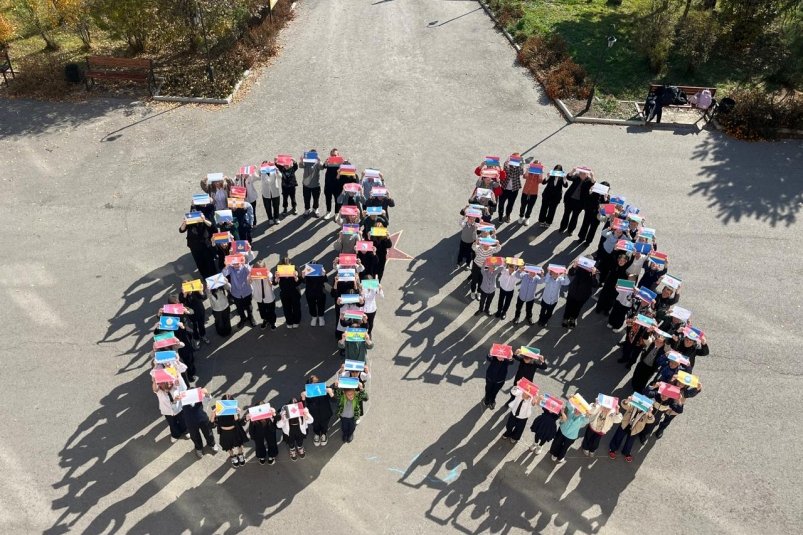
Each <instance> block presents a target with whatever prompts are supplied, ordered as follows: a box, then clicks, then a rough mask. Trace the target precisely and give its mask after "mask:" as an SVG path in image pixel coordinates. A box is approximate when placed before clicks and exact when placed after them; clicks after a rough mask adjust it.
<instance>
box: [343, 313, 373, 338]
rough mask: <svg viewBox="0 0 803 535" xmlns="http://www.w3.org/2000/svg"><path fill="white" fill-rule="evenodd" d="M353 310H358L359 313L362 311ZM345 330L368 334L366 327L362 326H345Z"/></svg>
mask: <svg viewBox="0 0 803 535" xmlns="http://www.w3.org/2000/svg"><path fill="white" fill-rule="evenodd" d="M355 311H356V312H359V313H362V310H355ZM346 332H347V333H362V334H368V329H366V328H364V327H347V328H346Z"/></svg>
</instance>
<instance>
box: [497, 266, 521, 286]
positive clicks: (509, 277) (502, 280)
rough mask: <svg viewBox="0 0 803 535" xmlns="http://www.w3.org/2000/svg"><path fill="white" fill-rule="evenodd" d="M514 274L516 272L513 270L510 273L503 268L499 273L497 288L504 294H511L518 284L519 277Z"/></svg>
mask: <svg viewBox="0 0 803 535" xmlns="http://www.w3.org/2000/svg"><path fill="white" fill-rule="evenodd" d="M516 273H518V272H517V271H516V270H515V269H514V270H513V273H511V272H510V271H508V269H507V268H504V269H503V270H502V271H501V272H500V273H499V287H500V288H501V289H502V290H504V291H506V292H512V291H513V289H514V288H515V287H516V283H517V282H519V277H518V275H516Z"/></svg>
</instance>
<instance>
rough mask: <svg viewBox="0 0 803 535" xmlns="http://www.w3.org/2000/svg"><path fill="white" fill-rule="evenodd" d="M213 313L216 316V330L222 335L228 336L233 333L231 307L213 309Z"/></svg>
mask: <svg viewBox="0 0 803 535" xmlns="http://www.w3.org/2000/svg"><path fill="white" fill-rule="evenodd" d="M212 314H214V316H215V331H217V333H218V335H220V336H228V335H230V334H231V308H226V309H224V310H221V311H217V310H213V311H212Z"/></svg>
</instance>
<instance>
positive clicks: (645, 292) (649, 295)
mask: <svg viewBox="0 0 803 535" xmlns="http://www.w3.org/2000/svg"><path fill="white" fill-rule="evenodd" d="M636 297H638V298H639V299H641V300H642V301H643V302H644V303H646V304H648V305H651V304H653V303H654V302H655V298H656V297H658V294H656V293H655V292H653V291H652V290H650V289H649V288H644V287H641V288H639V289H638V293H637V294H636Z"/></svg>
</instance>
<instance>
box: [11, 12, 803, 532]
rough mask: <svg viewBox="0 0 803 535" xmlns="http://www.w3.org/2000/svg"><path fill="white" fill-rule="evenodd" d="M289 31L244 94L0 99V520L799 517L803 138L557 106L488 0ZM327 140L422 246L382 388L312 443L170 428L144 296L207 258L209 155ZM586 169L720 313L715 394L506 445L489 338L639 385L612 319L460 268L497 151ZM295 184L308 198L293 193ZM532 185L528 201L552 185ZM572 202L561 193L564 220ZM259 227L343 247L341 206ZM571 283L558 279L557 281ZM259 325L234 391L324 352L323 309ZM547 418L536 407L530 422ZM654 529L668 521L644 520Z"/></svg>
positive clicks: (709, 369) (775, 528)
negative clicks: (622, 435)
mask: <svg viewBox="0 0 803 535" xmlns="http://www.w3.org/2000/svg"><path fill="white" fill-rule="evenodd" d="M282 44H283V49H282V51H281V53H280V55H279V56H278V57H277V58H276V59H275V61H274V62H272V64H271V65H270V66H269V67H267V68H266V69H264V70H263V71H261V72H260V73H259V75H258V79H257V80H256V81H255V83H254V84H253V87H252V88H251V90H250V92H249V94H248V95H247V96H245V98H243V100H242V101H241V102H239V103H238V104H237V105H234V106H231V107H227V108H216V109H210V108H199V107H195V106H190V105H167V106H165V105H159V106H149V105H144V104H143V103H141V102H136V101H124V100H107V99H102V98H90V99H88V101H87V102H80V103H42V102H28V101H0V164H2V171H0V173H1V174H2V182H0V207H1V208H2V213H3V214H4V219H5V221H6V225H7V226H6V230H5V231H4V232H3V233H2V238H0V240H2V242H1V243H2V246H3V249H4V250H5V251H6V256H5V260H4V261H3V262H2V264H0V269H1V270H2V271H1V273H2V276H0V295H2V302H3V306H2V308H0V321H2V324H3V325H5V326H6V328H5V329H4V331H3V333H2V334H1V335H0V340H2V344H0V361H2V362H3V372H4V373H3V374H2V378H1V379H0V384H1V385H2V389H3V392H4V396H5V397H4V400H5V401H4V404H3V405H4V409H3V416H4V418H3V419H4V423H5V428H4V431H5V433H4V437H3V440H2V441H0V468H1V469H2V473H3V480H4V493H3V499H2V507H0V530H2V532H4V533H25V532H44V533H49V534H55V533H64V532H68V531H73V532H78V533H123V532H125V533H183V532H192V533H213V532H214V533H227V534H232V533H240V532H248V533H252V532H257V531H264V530H265V529H281V530H288V529H290V530H292V529H294V528H295V529H298V530H299V531H300V532H326V533H333V534H334V533H338V534H339V533H399V534H407V533H451V532H456V531H460V532H465V533H534V532H538V533H596V532H599V533H634V532H640V531H644V530H645V529H649V530H650V531H651V532H663V533H678V532H683V533H755V532H757V531H759V530H760V531H761V532H763V533H789V532H793V531H798V530H799V528H800V525H801V523H803V517H801V510H803V500H801V493H800V483H799V482H800V480H801V475H803V474H801V469H800V462H799V459H798V457H799V455H798V444H799V443H800V440H801V438H803V437H801V433H800V426H799V423H798V424H795V423H794V422H795V421H799V417H798V416H797V414H798V413H797V407H799V406H800V405H801V402H803V399H802V398H803V396H801V390H800V369H801V367H802V366H803V359H801V352H800V348H801V347H803V343H802V342H803V339H802V337H801V334H800V329H801V321H800V314H801V301H800V297H799V294H800V292H799V291H798V290H797V284H796V283H797V281H798V280H800V277H801V275H803V271H802V270H801V261H800V260H801V256H800V249H801V245H802V242H803V239H802V237H803V234H802V233H801V232H800V223H799V221H798V218H799V216H800V210H801V205H802V204H803V193H802V192H803V181H801V173H800V167H801V162H802V161H803V144H801V143H800V142H799V141H785V142H778V143H745V142H739V141H735V140H732V139H729V138H727V137H725V136H723V135H721V134H719V133H717V132H711V131H707V130H706V131H702V132H696V131H693V130H689V129H687V128H677V129H676V128H673V127H671V126H664V127H661V128H656V127H653V128H640V127H631V128H624V127H611V126H591V125H566V123H565V121H564V120H563V119H562V118H561V117H560V116H559V114H558V112H557V111H556V110H555V109H554V108H553V107H552V106H551V105H549V103H548V101H547V100H546V99H545V97H544V95H543V92H542V91H541V89H540V88H539V87H538V85H537V84H536V83H535V82H534V81H533V80H532V78H531V77H530V76H529V75H528V74H527V72H526V71H525V70H524V69H522V68H521V67H519V66H517V65H516V63H515V53H514V51H513V50H512V49H511V47H510V46H509V45H508V43H507V42H506V41H505V40H504V38H503V37H502V36H501V35H500V34H499V33H498V32H497V31H495V30H494V28H493V24H492V22H491V21H490V20H489V19H488V17H487V16H486V15H485V13H484V12H483V11H482V10H481V9H479V5H478V4H477V3H476V2H473V1H470V0H465V1H464V0H438V1H434V0H384V1H374V2H371V1H370V0H359V1H358V0H338V1H328V2H325V1H321V0H304V1H303V2H300V3H299V4H298V7H297V17H296V19H295V20H294V21H293V22H292V23H291V24H290V25H289V27H288V28H287V29H286V31H285V32H283V34H282ZM333 146H336V147H338V148H339V149H340V150H341V151H342V153H343V154H345V155H347V156H348V157H349V158H350V159H351V160H352V161H353V162H354V163H356V164H357V165H358V166H359V167H360V168H364V167H376V168H379V169H381V170H382V171H383V173H384V174H385V176H386V179H387V183H388V187H389V189H390V191H391V193H392V194H393V195H394V197H395V198H396V201H397V207H396V208H395V209H393V211H392V222H391V232H396V231H403V232H402V234H401V236H400V239H399V241H398V244H397V245H398V248H399V249H400V250H402V251H404V252H405V253H408V254H409V255H410V256H412V257H413V259H412V260H393V261H391V262H390V263H389V265H388V268H387V270H386V277H385V280H383V286H384V288H385V299H384V300H382V301H381V302H380V303H379V313H378V316H377V328H376V330H375V334H374V338H375V340H376V347H375V349H373V350H372V352H371V355H370V364H371V367H372V371H373V379H372V383H371V385H370V401H369V403H368V406H369V412H368V414H367V415H366V416H365V418H364V419H363V422H362V423H361V424H360V426H359V428H358V429H357V433H356V435H355V440H354V442H353V443H351V444H342V443H341V442H340V440H339V438H338V435H337V433H333V435H332V440H331V441H330V443H329V445H328V446H326V448H314V447H312V445H311V443H310V444H308V446H309V448H308V450H309V454H308V455H307V458H306V459H304V460H301V461H297V462H295V463H293V462H291V461H290V460H289V458H288V456H287V453H286V450H284V449H282V452H281V455H280V459H279V462H278V463H277V464H276V465H274V466H260V465H259V464H257V463H256V462H255V461H254V459H253V457H252V455H251V454H250V449H249V462H248V464H247V465H246V466H245V467H242V468H240V469H237V470H234V469H232V468H231V467H230V466H229V465H227V464H226V463H225V459H224V458H223V455H222V454H218V455H217V456H213V455H206V456H205V457H204V458H203V459H202V460H196V459H195V457H194V455H193V454H192V447H191V445H190V444H189V443H188V442H185V441H179V442H178V443H176V444H173V445H171V444H170V441H169V436H168V434H167V429H166V424H165V422H164V420H163V419H161V417H160V415H159V413H158V409H157V404H156V399H155V398H154V396H153V394H152V393H151V392H150V385H149V379H148V374H147V372H148V365H149V363H148V354H147V353H148V349H149V345H150V340H149V338H150V333H149V331H150V327H151V325H152V321H153V315H154V314H155V312H156V310H157V309H158V307H159V306H160V305H161V304H163V303H164V302H165V300H166V295H167V294H168V293H169V292H171V291H175V290H176V288H177V284H178V282H179V280H180V279H181V278H182V277H184V276H186V275H187V274H190V273H192V271H193V270H194V264H193V261H192V258H191V257H190V255H189V251H188V249H187V248H186V246H185V242H184V236H183V235H181V234H179V233H178V226H179V224H180V221H181V217H182V215H183V213H184V211H185V209H186V206H187V204H188V202H189V200H190V195H191V194H193V193H197V190H198V180H199V179H200V178H201V177H202V176H204V175H205V174H206V173H208V172H215V171H223V172H227V173H234V172H235V170H236V169H237V168H238V167H239V166H240V165H242V164H244V163H258V162H260V161H262V160H263V159H265V158H270V157H273V156H275V155H276V154H278V153H285V152H291V153H293V154H299V155H300V154H301V152H302V151H303V150H306V149H310V148H317V149H318V150H319V151H321V152H323V151H326V150H328V149H329V148H331V147H333ZM514 150H518V151H521V152H524V153H525V156H527V157H537V158H538V159H540V160H541V161H542V162H544V163H545V164H547V165H548V166H552V165H554V164H556V163H562V164H563V165H564V167H571V166H574V165H587V166H590V167H592V168H593V169H594V171H595V173H596V176H597V177H598V178H599V179H604V180H608V181H609V182H611V184H612V187H613V191H614V192H617V193H622V194H624V195H626V196H627V197H628V199H629V200H631V201H633V202H635V203H636V204H637V205H638V206H640V207H641V209H642V211H643V213H644V214H646V216H647V218H648V221H649V224H650V226H651V227H655V228H656V229H657V230H658V234H657V238H658V241H659V243H660V244H661V246H662V248H665V249H667V250H668V251H669V252H670V254H671V261H672V265H673V268H672V271H673V272H675V273H676V274H677V275H679V276H680V277H682V279H683V281H684V287H683V294H682V301H681V303H682V304H683V305H684V306H686V307H687V308H690V309H691V310H692V311H693V313H694V320H695V323H697V324H699V325H700V326H701V327H702V328H703V329H704V330H705V332H706V334H707V336H708V339H709V342H710V346H711V355H710V356H708V357H702V358H700V359H699V360H698V364H697V366H696V367H695V372H696V373H698V374H699V376H700V378H701V381H702V384H703V385H704V388H703V392H702V393H701V395H699V396H698V397H696V398H694V399H693V400H691V401H690V402H689V403H688V406H687V409H686V412H685V413H684V414H683V415H682V416H681V417H679V418H678V419H676V421H675V422H674V423H673V424H672V426H671V427H670V428H669V429H668V430H667V432H666V434H665V435H664V437H663V438H662V439H661V440H659V441H654V440H653V441H651V442H650V443H648V444H647V446H645V447H643V448H639V449H638V451H637V452H636V453H635V460H634V462H633V463H632V464H626V463H625V462H624V461H623V460H621V458H620V459H618V460H616V461H611V460H609V459H608V458H607V457H606V456H605V455H604V447H605V442H603V446H602V447H601V453H602V455H601V456H599V457H597V458H595V459H591V460H589V459H588V458H586V457H584V456H582V455H581V454H580V453H579V451H578V450H577V449H573V450H571V451H570V452H569V456H568V459H567V462H566V463H565V464H562V465H559V466H556V465H555V464H554V463H553V462H552V461H551V460H550V459H549V457H548V456H545V455H543V454H542V455H540V456H534V455H533V454H531V453H529V452H528V451H527V450H526V444H525V443H520V444H517V445H516V446H511V445H510V444H508V443H503V442H501V441H499V440H498V438H499V436H500V435H501V432H502V429H503V427H504V421H505V418H506V414H505V412H504V411H503V410H502V409H501V405H502V403H501V400H502V398H503V395H502V394H500V397H499V401H500V403H499V406H500V408H499V409H497V410H495V411H484V410H483V409H482V408H481V406H480V405H479V401H480V398H481V397H482V392H483V386H484V379H483V374H484V367H483V357H484V355H485V353H486V351H487V349H488V347H489V346H490V344H491V343H493V342H497V341H498V342H509V343H513V344H525V343H526V344H528V345H534V346H536V347H539V348H541V350H542V351H543V352H544V354H545V355H546V356H547V358H548V360H549V362H550V367H549V368H548V370H547V371H546V373H545V374H544V375H539V376H537V379H536V382H537V383H538V384H539V385H540V386H541V388H542V389H543V390H544V391H546V392H550V393H556V394H561V395H567V394H568V395H571V394H572V393H574V392H577V391H579V392H581V393H583V394H584V395H585V396H586V397H587V398H588V397H594V396H596V394H597V393H598V392H605V393H625V388H624V387H625V385H626V383H627V381H628V379H629V377H628V376H627V372H626V370H625V369H624V368H623V367H622V365H621V364H618V363H617V362H616V359H617V358H618V354H617V351H616V343H617V341H618V338H617V336H616V335H613V334H612V333H611V332H610V331H609V330H608V329H606V328H605V326H604V323H603V320H601V319H600V318H599V317H598V316H596V315H594V314H593V313H590V314H589V312H591V311H590V310H588V309H586V310H584V317H583V318H582V319H581V320H580V322H579V325H578V327H577V329H575V330H573V331H572V332H566V331H564V330H563V329H561V327H560V321H559V319H560V316H561V314H562V304H560V305H558V308H557V310H556V316H557V317H556V318H555V319H553V321H552V323H551V325H550V326H549V327H548V328H547V329H541V330H539V329H536V328H534V327H528V326H525V325H518V326H514V325H512V324H511V323H510V322H499V321H497V320H495V319H491V318H485V317H483V318H481V319H479V320H478V319H477V318H476V317H475V316H473V312H474V310H475V306H476V304H475V303H474V302H472V301H471V300H470V299H469V297H468V288H467V285H466V284H465V278H466V273H465V272H460V271H456V270H455V266H454V261H455V257H456V253H457V244H458V240H459V237H458V226H457V225H458V219H459V216H458V211H459V210H460V208H461V207H462V206H463V204H464V202H465V199H466V196H467V194H468V192H469V191H470V188H471V184H472V183H473V180H474V177H473V174H472V171H473V168H474V166H475V165H476V164H477V163H478V162H479V160H480V158H482V157H483V156H484V155H486V154H491V153H496V154H501V155H503V156H504V155H507V154H509V153H510V152H511V151H514ZM300 200H301V198H300V193H299V201H300ZM539 206H540V200H539V204H538V205H537V206H536V209H538V207H539ZM560 214H561V212H560V210H559V212H558V216H560ZM258 218H259V221H260V224H259V226H258V228H257V229H256V231H255V241H254V247H255V249H256V250H257V251H258V252H259V254H260V257H261V258H267V259H268V262H269V263H270V264H272V263H275V262H276V261H277V259H278V255H279V254H280V253H284V252H290V253H291V255H292V256H293V257H294V258H295V259H296V261H297V262H298V263H302V262H306V261H309V260H312V259H325V260H326V259H331V258H332V255H333V254H334V253H333V251H332V248H331V245H330V244H331V242H332V240H333V237H334V235H335V233H336V231H337V228H336V226H335V225H334V224H333V223H325V222H323V221H320V220H305V219H303V218H302V217H296V218H291V219H289V220H287V221H285V222H283V223H282V224H281V225H280V226H278V227H275V228H271V229H266V227H265V224H264V220H265V216H264V211H263V210H262V208H261V207H260V208H259V210H258ZM501 236H502V238H503V241H504V248H503V252H504V253H505V254H506V255H514V254H521V255H522V256H523V257H524V258H526V259H527V260H528V261H532V262H535V263H545V262H547V261H556V262H568V261H570V260H572V259H573V258H575V257H576V256H578V255H579V254H581V253H582V252H583V248H580V247H578V246H577V242H573V241H572V238H570V237H564V236H562V235H560V234H558V233H557V231H556V230H554V229H550V230H547V231H544V230H542V229H539V228H537V227H534V226H530V227H522V226H520V225H518V224H515V223H511V224H509V225H504V226H503V227H502V229H501ZM561 303H562V301H561ZM303 317H304V319H305V320H306V321H302V326H301V328H299V329H297V330H287V329H286V328H284V327H283V326H282V325H281V323H282V322H281V320H280V322H279V323H280V326H279V328H278V329H277V330H276V331H274V332H270V331H267V332H266V331H260V330H250V329H246V330H244V331H242V332H240V333H238V334H237V335H236V336H234V337H233V338H232V339H230V340H227V341H221V340H220V339H218V338H216V337H214V333H213V336H212V338H213V340H212V341H213V344H212V345H211V346H210V347H208V348H204V349H202V351H201V352H200V356H199V357H198V358H199V370H200V372H199V376H200V378H199V384H200V385H203V386H206V387H207V388H208V389H209V390H210V391H211V392H212V393H213V394H214V395H215V396H219V395H220V394H223V393H225V392H228V393H231V394H233V395H235V396H236V397H237V398H238V399H240V400H241V401H242V402H243V403H250V402H251V401H252V400H253V399H257V398H267V399H269V400H272V399H276V400H277V402H281V401H282V400H286V399H287V398H288V397H289V396H291V395H293V394H296V393H298V392H300V391H301V389H302V385H303V379H304V377H305V376H306V375H307V374H309V373H310V372H311V371H315V372H316V373H319V374H322V375H324V376H329V375H330V374H333V373H334V372H335V371H336V369H337V367H338V365H339V360H338V357H337V355H336V353H335V351H334V347H333V341H332V333H331V328H330V326H329V325H332V323H333V321H332V312H331V311H330V312H329V315H328V316H327V320H328V322H329V325H328V326H327V327H325V328H318V327H310V326H309V321H308V314H307V312H306V310H305V311H304V316H303ZM525 436H526V437H527V438H529V437H530V436H531V435H530V433H529V431H528V432H527V433H526V435H525ZM647 526H649V527H647Z"/></svg>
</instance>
